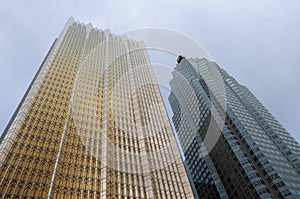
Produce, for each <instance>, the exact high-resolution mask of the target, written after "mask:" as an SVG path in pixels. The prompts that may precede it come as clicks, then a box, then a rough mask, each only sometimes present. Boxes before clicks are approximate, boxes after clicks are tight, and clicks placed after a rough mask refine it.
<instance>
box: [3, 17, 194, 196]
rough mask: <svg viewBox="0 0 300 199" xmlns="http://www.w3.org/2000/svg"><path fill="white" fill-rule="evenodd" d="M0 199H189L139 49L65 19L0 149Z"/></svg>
mask: <svg viewBox="0 0 300 199" xmlns="http://www.w3.org/2000/svg"><path fill="white" fill-rule="evenodd" d="M0 196H1V198H13V197H18V198H25V197H26V198H27V197H29V198H33V197H35V198H103V199H104V198H131V199H133V198H145V199H146V198H193V197H194V196H193V193H192V190H191V187H190V183H189V181H188V178H187V174H186V172H185V168H184V165H183V161H182V159H181V156H180V152H179V149H178V146H177V144H176V141H175V138H174V135H173V132H172V129H171V126H170V123H169V119H168V117H167V114H166V110H165V108H164V105H163V101H162V98H161V95H160V92H159V89H158V86H157V84H156V80H155V76H154V73H153V71H152V67H151V64H150V61H149V58H148V55H147V52H146V50H145V48H144V44H143V42H137V41H132V40H130V39H128V38H126V37H124V36H115V35H113V34H111V33H110V32H109V31H107V30H106V31H102V30H99V29H97V28H94V27H93V26H92V25H91V24H88V25H84V24H80V23H78V22H75V21H74V20H73V19H72V18H70V19H69V21H68V22H67V24H66V26H65V28H64V30H63V31H62V33H61V35H60V36H59V37H58V39H56V40H55V42H54V44H53V45H52V47H51V49H50V50H49V52H48V54H47V56H46V58H45V60H44V61H43V63H42V65H41V67H40V69H39V70H38V72H37V74H36V76H35V78H34V79H33V81H32V83H31V85H30V87H29V89H28V90H27V92H26V94H25V96H24V97H23V99H22V101H21V103H20V105H19V106H18V108H17V110H16V112H15V114H14V116H13V118H12V119H11V121H10V122H9V124H8V126H7V128H6V129H5V131H4V133H3V135H2V136H1V144H0Z"/></svg>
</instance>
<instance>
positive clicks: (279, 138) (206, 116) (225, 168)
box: [169, 59, 300, 199]
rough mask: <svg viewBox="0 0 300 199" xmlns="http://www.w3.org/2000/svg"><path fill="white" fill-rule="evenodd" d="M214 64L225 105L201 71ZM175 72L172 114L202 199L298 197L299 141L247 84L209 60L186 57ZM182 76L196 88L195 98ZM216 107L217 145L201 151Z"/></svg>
mask: <svg viewBox="0 0 300 199" xmlns="http://www.w3.org/2000/svg"><path fill="white" fill-rule="evenodd" d="M211 69H216V70H217V71H218V73H219V74H220V77H221V79H222V83H221V84H220V82H216V83H215V85H216V86H219V87H222V88H224V91H225V92H224V93H225V95H226V98H224V99H226V106H225V109H224V108H223V109H222V106H220V103H222V102H220V100H219V97H218V95H220V93H218V92H215V89H214V88H213V87H209V86H208V84H210V85H214V84H211V83H210V82H208V81H204V78H203V76H202V74H205V73H206V72H207V71H208V70H211ZM173 77H174V78H173V79H172V80H171V82H170V85H171V88H172V92H171V94H170V96H169V101H170V103H171V107H172V110H173V113H174V115H173V118H172V119H173V122H174V125H175V128H176V130H177V134H178V138H179V140H180V143H181V145H182V148H183V151H184V155H185V158H186V164H187V167H188V171H189V173H190V176H189V178H190V180H191V183H192V184H193V186H195V190H194V192H195V193H197V194H198V196H199V197H200V198H213V197H215V195H218V196H217V197H218V198H264V199H267V198H268V199H270V198H299V197H300V169H299V161H300V160H299V158H300V147H299V144H298V143H297V142H296V141H295V140H294V139H293V138H292V137H291V135H290V134H289V133H288V132H287V131H286V130H285V129H284V128H283V127H282V126H281V125H280V124H279V122H278V121H277V120H276V119H275V118H274V117H273V116H272V115H271V114H270V112H269V111H268V110H266V108H265V107H264V106H263V105H262V104H261V103H260V102H259V101H258V100H257V98H256V97H255V96H254V95H253V94H252V93H251V92H250V91H249V90H248V89H247V88H246V87H245V86H243V85H240V84H239V83H238V82H237V81H236V80H235V79H234V78H233V77H231V76H229V75H228V74H227V73H226V72H225V71H224V70H223V69H221V68H220V67H219V66H218V65H217V64H216V63H214V62H211V61H209V60H207V59H182V60H181V62H180V63H178V64H177V66H176V67H175V72H174V73H173ZM181 78H184V79H185V81H187V82H188V84H189V85H190V87H191V88H192V92H193V93H194V95H195V96H196V97H195V100H194V99H193V97H191V94H190V93H189V92H187V90H188V89H186V88H185V87H186V86H185V85H184V84H183V83H182V79H181ZM207 83H208V84H207ZM221 101H222V100H221ZM212 107H216V109H217V110H218V112H219V114H222V113H223V114H224V116H225V117H224V122H223V123H224V125H223V126H222V127H221V128H219V129H218V130H217V131H219V132H220V136H219V137H218V138H217V142H216V144H215V145H214V147H213V148H211V149H210V150H209V151H208V152H209V153H208V154H205V155H202V156H201V155H199V154H200V153H201V150H200V148H201V147H203V145H204V144H205V143H204V142H203V140H204V139H205V138H206V137H207V136H209V134H210V133H212V132H211V131H208V126H209V125H211V123H215V122H216V121H215V119H214V118H213V117H212V115H213V114H212ZM198 171H199V172H198ZM207 187H210V188H211V189H210V191H209V192H207V191H206V190H207Z"/></svg>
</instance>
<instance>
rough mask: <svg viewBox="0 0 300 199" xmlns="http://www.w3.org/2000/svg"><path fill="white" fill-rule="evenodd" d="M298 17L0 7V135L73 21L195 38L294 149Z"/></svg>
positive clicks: (278, 8)
mask: <svg viewBox="0 0 300 199" xmlns="http://www.w3.org/2000/svg"><path fill="white" fill-rule="evenodd" d="M83 2H84V3H83ZM299 10H300V1H299V0H251V1H241V0H195V1H183V0H182V1H177V0H171V1H161V2H160V1H141V0H136V1H112V0H109V1H108V0H107V1H99V0H98V1H82V0H80V1H79V0H78V1H54V0H51V1H50V0H49V1H45V0H36V1H32V0H26V1H16V0H4V1H3V0H2V1H1V7H0V21H1V28H0V44H1V45H0V93H1V103H0V134H1V132H2V131H3V129H4V128H5V126H6V125H7V123H8V121H9V119H10V117H11V116H12V114H13V112H14V111H15V109H16V107H17V105H18V103H19V102H20V100H21V98H22V96H23V95H24V93H25V91H26V89H27V87H28V85H29V84H30V81H31V80H32V78H33V76H34V75H35V73H36V71H37V69H38V67H39V65H40V63H41V62H42V60H43V58H44V56H45V55H46V53H47V51H48V49H49V48H50V46H51V44H52V42H53V41H54V39H55V38H56V37H58V35H59V34H60V32H61V30H62V28H63V27H64V25H65V23H66V21H67V19H68V18H69V17H70V16H73V17H74V18H75V19H76V20H77V21H81V22H84V23H89V22H91V23H92V24H93V25H94V26H96V27H99V28H102V29H106V28H109V29H110V30H111V31H112V32H115V33H120V32H124V31H128V30H131V29H135V28H142V27H160V28H168V29H173V30H176V31H179V32H181V33H183V34H185V35H187V36H189V37H191V38H193V39H194V40H196V41H197V42H198V43H200V44H201V45H202V46H203V47H204V48H205V49H206V51H207V52H208V53H209V55H210V57H211V58H212V60H214V61H216V62H217V63H218V64H219V65H220V66H221V67H222V68H224V69H225V70H226V71H227V72H228V73H229V74H230V75H232V76H233V77H235V78H236V79H237V80H238V81H239V82H240V83H241V84H243V85H246V86H247V87H248V88H249V89H250V90H251V91H252V92H253V93H254V94H255V95H256V96H257V97H258V99H259V100H261V102H262V103H263V104H264V105H265V106H266V107H267V109H268V110H269V111H270V112H271V113H272V114H273V115H274V116H275V117H276V118H277V119H278V120H279V121H280V122H281V124H283V126H284V127H285V128H287V129H288V131H289V132H290V133H291V134H292V135H293V136H294V137H295V138H296V139H297V141H298V142H299V141H300V132H299V131H300V128H299V122H300V106H299V102H300V93H299V90H300V89H299V86H300V67H299V64H300V12H299Z"/></svg>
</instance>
